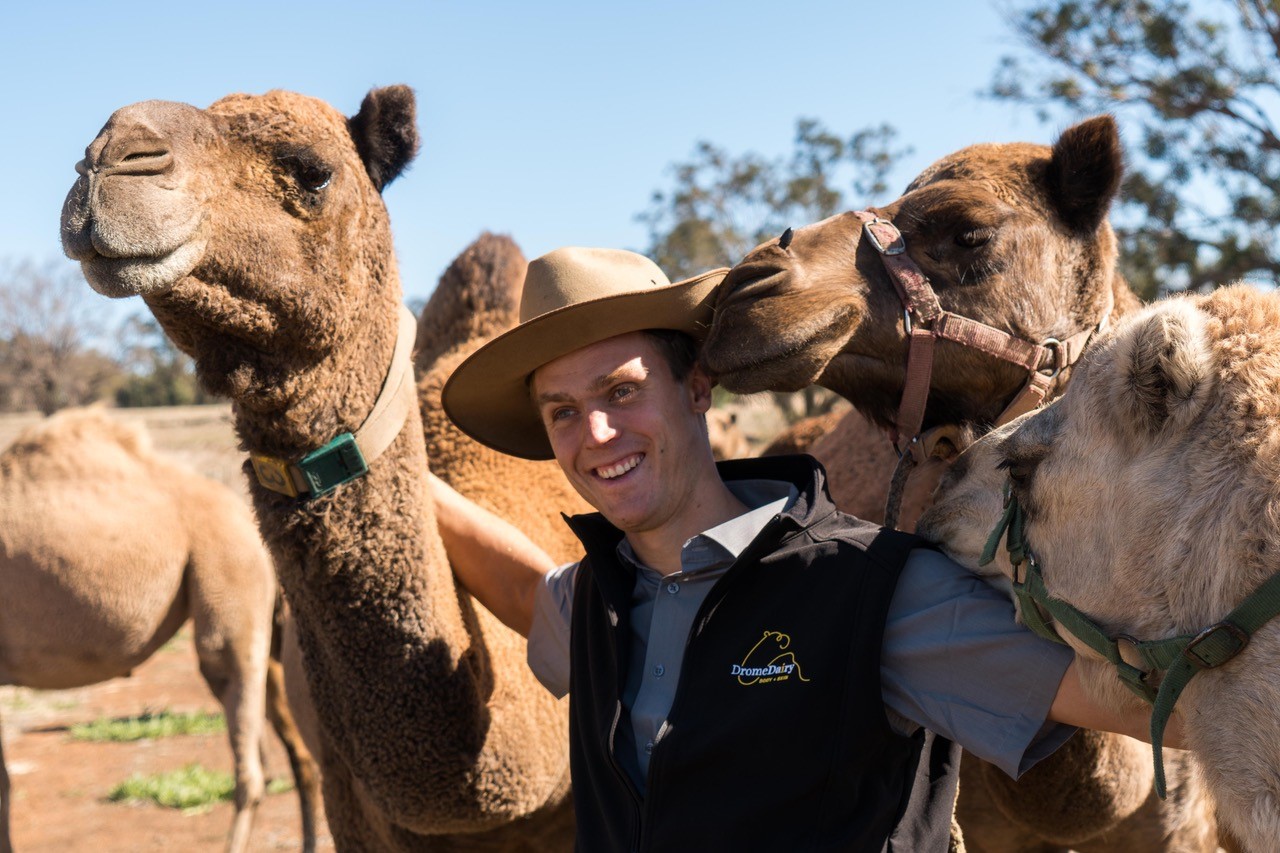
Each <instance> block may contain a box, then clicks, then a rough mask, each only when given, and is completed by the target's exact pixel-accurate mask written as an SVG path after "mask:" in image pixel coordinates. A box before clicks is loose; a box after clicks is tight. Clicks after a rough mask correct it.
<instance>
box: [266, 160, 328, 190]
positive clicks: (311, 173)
mask: <svg viewBox="0 0 1280 853" xmlns="http://www.w3.org/2000/svg"><path fill="white" fill-rule="evenodd" d="M278 161H279V163H280V164H281V165H282V166H284V168H285V169H287V170H288V171H289V173H290V174H292V175H293V179H294V180H295V181H297V182H298V186H299V187H300V188H301V189H302V190H304V191H305V192H309V193H318V192H320V191H321V190H323V189H324V188H325V187H327V186H329V181H331V180H332V179H333V169H331V168H329V165H328V164H327V163H325V162H324V161H323V160H321V159H319V158H318V157H316V156H315V155H314V154H311V153H310V152H308V151H298V152H292V153H289V154H285V155H283V156H281V157H279V158H278Z"/></svg>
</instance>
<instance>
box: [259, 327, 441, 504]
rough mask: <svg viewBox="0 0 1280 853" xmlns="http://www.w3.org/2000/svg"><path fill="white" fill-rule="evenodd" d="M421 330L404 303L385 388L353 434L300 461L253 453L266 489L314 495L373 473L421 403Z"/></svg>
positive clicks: (308, 497)
mask: <svg viewBox="0 0 1280 853" xmlns="http://www.w3.org/2000/svg"><path fill="white" fill-rule="evenodd" d="M417 330H418V324H417V321H416V320H415V319H414V316H413V314H411V313H410V312H409V309H408V308H405V307H404V306H401V307H400V324H399V328H398V331H397V334H396V346H395V351H394V352H393V354H392V356H391V366H390V367H389V368H388V370H387V376H386V378H385V379H384V380H383V384H382V391H381V392H380V393H379V394H378V399H377V400H376V401H374V404H373V409H372V410H371V411H370V412H369V416H368V417H367V418H365V420H364V423H363V424H361V425H360V426H359V427H358V428H357V429H356V431H355V432H354V433H352V432H344V433H342V434H341V435H338V436H337V437H335V438H334V439H333V440H332V441H330V442H329V443H328V444H326V445H324V446H323V447H320V448H317V449H316V450H312V451H311V452H310V453H307V454H306V455H304V456H303V457H302V458H301V459H299V460H298V461H296V462H291V461H289V460H286V459H279V458H277V457H275V456H267V455H266V454H262V453H250V454H249V460H250V461H251V462H252V463H253V471H254V474H256V475H257V478H258V482H259V483H260V484H261V485H262V486H263V488H266V489H270V490H271V491H273V492H278V493H280V494H282V495H287V496H288V497H291V498H301V499H303V500H311V499H312V498H318V497H320V496H321V495H324V494H328V493H329V492H331V491H333V490H334V489H335V488H337V487H338V486H340V485H342V484H343V483H348V482H350V481H352V480H355V479H358V478H360V477H363V476H364V475H365V474H367V473H369V465H370V464H371V463H372V462H373V461H374V460H375V459H377V458H378V457H379V456H381V455H382V452H383V451H384V450H386V449H387V448H388V447H390V446H391V442H393V441H395V439H396V436H398V435H399V434H400V430H401V429H402V428H403V427H404V423H405V420H406V419H407V418H408V416H409V412H410V411H411V410H412V409H413V407H414V406H415V405H416V404H417V402H418V400H417V389H416V388H415V385H414V381H413V362H412V361H411V359H410V357H409V356H410V354H411V353H412V351H413V342H414V338H415V337H416V336H417Z"/></svg>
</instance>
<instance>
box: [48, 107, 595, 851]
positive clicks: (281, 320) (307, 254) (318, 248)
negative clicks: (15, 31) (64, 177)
mask: <svg viewBox="0 0 1280 853" xmlns="http://www.w3.org/2000/svg"><path fill="white" fill-rule="evenodd" d="M417 144H418V136H417V130H416V125H415V116H414V98H413V93H412V92H411V91H410V90H409V89H408V88H407V87H403V86H398V87H389V88H386V89H375V90H373V91H371V92H370V93H369V94H368V95H367V96H366V98H365V100H364V103H363V104H362V105H361V108H360V111H359V113H358V114H357V115H356V116H354V117H352V118H350V119H347V118H345V117H344V116H342V115H341V114H340V113H338V112H337V111H335V110H334V109H333V108H331V107H329V106H328V105H327V104H324V103H322V102H320V101H317V100H314V99H311V98H305V97H302V96H300V95H295V94H292V93H287V92H270V93H268V94H266V95H263V96H248V95H232V96H229V97H226V98H223V99H222V100H220V101H218V102H216V103H215V104H213V105H212V106H211V107H209V108H208V109H207V110H200V109H197V108H195V107H191V106H188V105H185V104H175V103H167V102H155V101H150V102H145V103H141V104H135V105H133V106H130V107H125V108H124V109H121V110H119V111H117V112H116V113H115V114H114V115H113V116H112V117H111V119H110V121H108V123H107V125H106V126H105V127H104V128H103V130H102V132H101V133H100V134H99V136H98V138H97V139H96V140H95V141H94V142H93V143H92V144H91V145H90V146H89V149H88V150H87V153H86V158H85V161H84V162H83V163H82V164H81V165H80V167H79V170H80V172H81V175H82V177H81V178H80V180H79V181H77V183H76V185H75V186H74V187H73V189H72V191H71V193H70V194H69V196H68V199H67V202H66V205H65V207H64V210H63V232H62V233H63V244H64V248H65V250H66V251H67V253H68V255H70V256H71V257H72V258H75V259H76V260H79V261H80V262H81V265H82V268H83V269H84V271H85V274H86V277H87V278H88V280H89V282H90V283H91V284H92V285H93V287H94V288H95V289H97V290H98V291H99V292H102V293H106V294H108V295H112V296H127V295H134V294H141V295H142V297H143V299H144V301H145V302H146V304H147V305H148V307H149V308H150V309H151V311H152V312H153V313H154V315H155V316H156V318H157V319H158V320H159V322H160V324H161V325H162V326H163V328H164V329H165V331H166V333H167V334H168V335H169V336H170V338H171V339H172V340H173V341H174V342H175V343H176V344H177V345H178V346H179V347H180V348H182V349H183V350H184V351H185V352H188V353H190V354H191V355H192V356H193V357H194V358H195V361H196V367H197V371H198V374H199V378H200V381H201V382H202V383H203V384H204V386H205V387H206V388H208V389H210V390H211V391H215V392H217V393H221V394H225V395H227V396H229V397H230V398H231V399H232V405H233V411H234V416H235V426H236V431H237V433H238V435H239V437H240V440H241V442H242V444H243V446H244V447H245V449H246V450H248V451H250V453H251V455H252V456H253V457H254V458H255V459H256V460H257V462H258V467H257V468H256V469H254V470H258V471H259V472H261V476H262V479H254V478H252V477H251V482H250V489H251V492H252V496H253V500H254V504H255V507H256V510H257V515H258V523H259V528H260V529H261V530H262V532H263V536H264V538H265V539H266V540H267V543H268V545H269V546H270V547H271V550H272V553H273V555H274V557H275V559H276V564H277V567H278V570H279V572H280V578H281V582H282V584H283V586H284V589H285V593H286V595H287V597H288V600H289V604H290V608H291V611H292V614H293V624H294V628H295V630H296V636H297V638H298V641H299V645H300V647H301V651H302V664H303V669H304V670H305V673H306V681H307V687H308V692H309V693H310V695H311V699H312V703H313V708H314V714H315V720H316V722H317V724H318V729H319V733H320V735H321V740H322V748H321V765H322V767H323V769H324V795H325V806H326V811H327V814H328V817H329V823H330V828H331V829H332V831H333V835H334V838H335V841H336V842H337V844H338V845H339V847H341V848H342V849H370V848H374V849H379V850H423V849H430V850H463V849H467V850H503V851H515V850H529V851H535V850H548V849H558V848H559V849H567V847H568V845H569V843H570V839H571V836H572V813H571V804H570V801H569V798H568V761H567V727H566V726H565V715H564V707H563V705H562V704H561V703H559V702H557V701H555V700H554V699H552V698H551V696H550V695H549V694H547V693H546V691H544V690H543V689H542V687H541V686H540V685H539V684H538V683H537V682H536V681H535V680H534V679H533V676H532V674H531V673H530V672H529V669H528V667H527V666H526V664H525V662H524V649H525V644H524V642H523V640H522V639H521V638H520V637H519V636H518V635H516V634H514V633H512V632H511V631H508V630H507V629H506V628H504V627H503V626H502V625H500V624H499V623H498V622H497V620H496V619H494V618H493V617H492V616H491V615H490V614H489V613H488V612H487V611H485V610H483V609H481V608H477V607H476V606H475V605H474V604H473V602H472V600H471V599H470V598H469V597H468V596H466V595H465V594H463V593H461V592H460V591H459V589H458V587H457V585H456V583H455V582H454V579H453V576H452V573H451V572H450V569H449V566H448V564H447V562H446V560H445V556H444V550H443V546H442V544H441V541H440V538H439V535H438V531H437V528H436V524H435V516H434V513H433V507H432V502H431V499H430V495H429V492H428V485H427V475H428V471H427V454H426V449H425V446H424V442H423V438H422V436H423V432H422V430H423V424H422V420H421V416H420V414H419V412H418V410H417V408H416V407H415V406H412V405H403V406H402V405H401V400H402V395H401V394H400V390H399V389H401V388H402V387H404V381H405V376H406V371H407V370H408V369H409V363H408V357H407V352H406V351H407V345H409V344H411V343H412V341H411V340H410V339H411V338H412V334H413V332H412V329H411V328H410V329H409V330H408V332H407V333H406V332H405V331H403V330H402V327H403V323H401V322H400V321H399V319H398V318H399V317H400V316H401V315H402V313H403V311H404V309H403V308H402V306H401V290H400V282H399V276H398V273H397V271H396V266H395V259H394V254H393V251H392V244H391V230H390V223H389V221H388V217H387V213H386V208H385V206H384V205H383V203H382V198H381V195H380V192H381V190H382V188H383V187H385V186H386V184H387V183H388V182H389V181H391V180H392V179H394V178H395V177H396V176H397V175H398V174H400V172H401V171H402V170H403V169H404V167H405V166H406V165H407V164H408V163H409V161H410V160H411V159H412V158H413V156H414V154H415V153H416V149H417ZM402 353H404V354H403V355H402ZM393 354H394V357H393ZM389 365H390V367H389ZM384 385H385V386H386V388H387V389H388V390H389V391H390V393H391V394H392V396H391V397H388V396H387V395H386V394H383V388H384ZM410 390H412V388H411V386H410ZM375 403H376V404H377V407H378V411H379V413H382V412H391V413H396V415H397V417H391V416H388V415H382V414H379V415H377V416H375V417H373V418H370V414H371V412H372V411H373V409H374V408H375ZM384 404H385V408H384ZM400 414H402V415H403V422H402V423H401V422H400V420H399V417H398V416H399V415H400ZM366 420H369V427H370V432H362V435H365V436H369V435H370V434H371V433H372V434H375V435H377V436H378V440H376V441H375V440H374V439H373V438H369V439H368V441H369V445H368V447H369V448H370V449H368V455H369V457H372V458H369V459H367V460H366V461H367V462H368V471H367V473H365V474H363V475H362V476H356V477H355V478H354V479H351V480H349V481H347V482H343V483H341V484H337V485H336V486H334V487H333V488H331V489H329V488H326V487H328V486H330V485H332V484H333V483H334V480H333V479H329V477H328V475H327V474H324V475H322V474H320V473H316V471H315V469H314V468H309V469H308V470H311V471H312V473H313V474H315V477H316V478H317V479H314V480H307V479H305V478H303V477H302V475H301V474H300V473H297V472H299V471H300V470H301V469H300V468H298V467H294V468H289V467H288V464H290V463H296V462H300V461H302V457H303V456H304V455H305V454H308V453H310V452H311V451H314V450H316V449H317V448H322V447H324V446H326V445H328V444H329V443H330V442H331V441H332V440H334V439H335V437H341V436H343V435H346V434H349V433H354V432H358V431H360V430H359V428H360V427H361V425H362V424H364V423H365V422H366ZM384 440H385V442H387V443H386V444H385V446H384V445H383V441H384ZM343 441H347V439H343ZM335 447H337V448H338V449H336V450H330V451H326V452H325V453H324V454H322V459H324V460H330V461H332V462H333V466H334V467H333V468H332V469H327V470H332V471H341V472H350V471H355V472H358V471H359V464H358V461H357V457H356V456H355V452H356V451H354V450H352V449H351V445H349V444H348V445H346V447H347V449H342V447H343V445H341V444H339V445H335ZM373 448H376V449H377V450H378V452H375V451H374V449H373ZM307 464H308V465H311V464H312V463H311V462H307ZM247 470H250V469H248V468H247ZM273 472H274V478H273ZM295 474H296V476H295ZM335 479H342V478H341V477H337V478H335ZM264 480H265V482H267V483H270V484H272V486H274V488H276V489H280V490H282V491H284V492H289V491H292V490H293V488H294V487H296V486H299V485H301V486H302V487H303V488H306V489H310V490H313V491H311V492H310V493H309V494H306V495H304V496H303V497H291V496H289V495H287V494H284V493H281V492H278V491H273V490H272V489H270V488H268V487H267V486H265V485H263V481H264ZM291 483H292V484H293V485H292V486H291V485H290V484H291ZM518 485H522V486H523V488H522V489H520V490H519V491H520V492H521V493H522V496H523V498H524V501H525V504H524V506H525V507H526V508H528V512H529V513H530V514H531V515H535V514H537V513H545V512H546V511H547V509H546V507H544V506H541V503H542V502H543V501H544V499H543V498H542V497H541V495H540V494H538V493H537V489H536V488H534V485H535V484H534V483H531V482H530V483H523V484H518ZM514 488H515V487H514V486H513V489H514ZM561 506H562V505H561ZM534 534H535V537H536V531H534ZM539 544H541V545H542V546H543V547H544V548H547V549H548V550H549V551H551V552H553V553H554V552H555V551H556V550H557V549H556V547H555V545H554V543H550V542H540V543H539Z"/></svg>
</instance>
